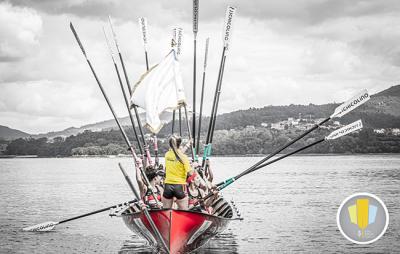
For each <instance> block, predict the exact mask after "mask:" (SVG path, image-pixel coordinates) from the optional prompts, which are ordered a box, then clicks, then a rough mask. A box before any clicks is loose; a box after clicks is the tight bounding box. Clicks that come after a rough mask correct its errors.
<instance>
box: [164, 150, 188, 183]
mask: <svg viewBox="0 0 400 254" xmlns="http://www.w3.org/2000/svg"><path fill="white" fill-rule="evenodd" d="M180 157H181V160H182V162H183V163H182V162H180V161H178V160H177V158H176V156H175V154H174V151H172V150H171V149H170V150H169V151H168V152H167V153H166V154H165V175H166V176H165V181H164V182H165V183H169V184H186V177H187V173H188V172H189V171H190V170H192V169H191V167H190V164H189V159H188V157H187V156H186V155H184V154H182V156H180Z"/></svg>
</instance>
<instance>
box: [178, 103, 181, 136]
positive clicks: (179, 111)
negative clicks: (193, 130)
mask: <svg viewBox="0 0 400 254" xmlns="http://www.w3.org/2000/svg"><path fill="white" fill-rule="evenodd" d="M178 113H179V116H178V117H179V136H181V137H182V110H181V108H179V110H178Z"/></svg>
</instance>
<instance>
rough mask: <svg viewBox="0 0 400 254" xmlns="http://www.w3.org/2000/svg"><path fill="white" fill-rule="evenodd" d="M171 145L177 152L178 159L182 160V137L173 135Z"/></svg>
mask: <svg viewBox="0 0 400 254" xmlns="http://www.w3.org/2000/svg"><path fill="white" fill-rule="evenodd" d="M168 143H169V147H170V148H171V149H172V151H173V152H174V154H175V157H176V159H177V160H178V161H180V162H182V159H181V156H180V151H179V147H180V146H181V143H182V138H181V137H180V136H178V135H175V134H174V135H172V136H171V137H170V138H169V142H168Z"/></svg>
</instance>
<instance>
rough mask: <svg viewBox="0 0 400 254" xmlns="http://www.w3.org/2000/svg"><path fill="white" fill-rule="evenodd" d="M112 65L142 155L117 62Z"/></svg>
mask: <svg viewBox="0 0 400 254" xmlns="http://www.w3.org/2000/svg"><path fill="white" fill-rule="evenodd" d="M114 67H115V71H116V73H117V76H118V81H119V85H120V88H121V91H122V94H123V96H124V101H125V105H126V109H127V110H128V113H129V119H130V121H131V125H132V128H133V133H134V134H135V138H136V142H137V143H138V147H139V151H140V154H141V155H144V154H143V148H142V144H141V143H140V139H139V136H138V134H137V132H136V126H135V121H134V120H133V116H132V112H131V110H130V108H129V101H128V97H127V95H126V92H125V89H124V86H123V84H122V80H121V75H120V73H119V70H118V66H117V64H116V63H115V62H114Z"/></svg>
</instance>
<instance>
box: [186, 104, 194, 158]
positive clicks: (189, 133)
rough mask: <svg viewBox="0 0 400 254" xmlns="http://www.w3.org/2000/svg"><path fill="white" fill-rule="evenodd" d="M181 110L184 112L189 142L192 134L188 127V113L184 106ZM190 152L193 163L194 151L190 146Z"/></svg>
mask: <svg viewBox="0 0 400 254" xmlns="http://www.w3.org/2000/svg"><path fill="white" fill-rule="evenodd" d="M183 109H184V110H185V119H186V127H187V131H188V137H189V141H192V134H191V131H190V125H189V117H188V112H187V108H186V105H185V104H184V105H183ZM190 150H191V152H192V153H191V154H192V160H193V161H194V159H195V157H196V156H195V154H194V149H193V146H192V145H191V146H190Z"/></svg>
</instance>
